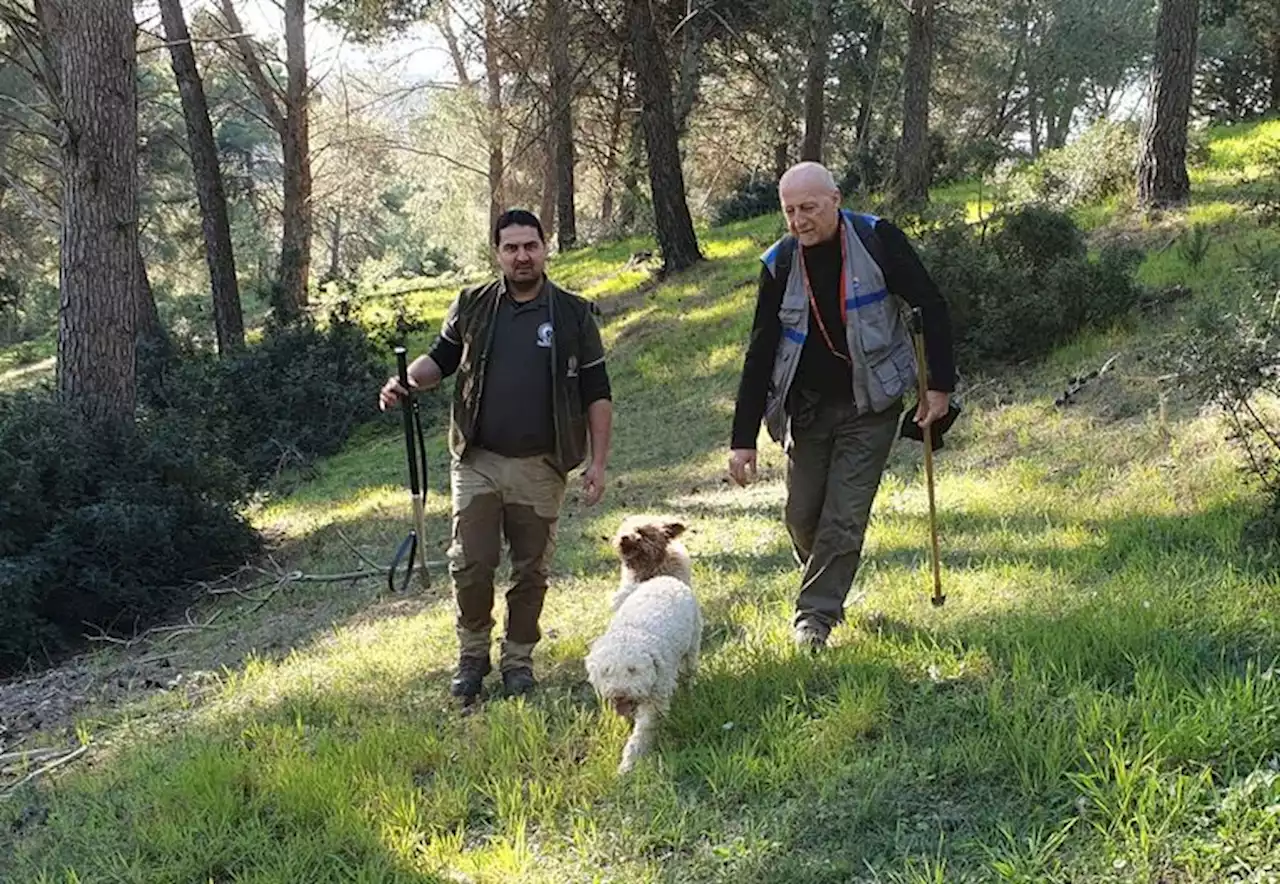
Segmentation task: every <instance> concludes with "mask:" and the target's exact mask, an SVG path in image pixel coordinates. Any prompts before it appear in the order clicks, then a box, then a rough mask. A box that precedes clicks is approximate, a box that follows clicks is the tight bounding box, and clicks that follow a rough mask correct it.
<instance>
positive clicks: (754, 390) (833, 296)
mask: <svg viewBox="0 0 1280 884" xmlns="http://www.w3.org/2000/svg"><path fill="white" fill-rule="evenodd" d="M875 231H876V237H877V238H878V239H879V240H880V243H881V246H882V247H883V248H882V251H883V254H882V255H880V256H877V258H878V263H879V264H880V270H881V272H882V273H883V274H884V281H885V287H886V288H888V290H889V291H890V293H892V294H894V295H897V296H899V297H901V298H902V299H903V300H904V301H906V302H907V303H908V304H910V305H911V306H913V307H919V308H920V313H921V316H922V318H923V321H924V341H925V361H926V363H927V370H928V385H929V389H930V390H938V391H941V392H946V393H950V392H952V391H953V390H955V358H954V355H953V342H952V332H951V315H950V311H949V310H948V309H947V302H946V300H945V299H944V298H943V297H942V293H941V292H940V291H938V286H937V285H936V284H935V283H934V281H933V279H932V278H930V276H929V273H928V271H927V270H925V267H924V265H923V264H922V263H921V262H920V257H919V256H918V255H917V254H916V251H915V249H913V248H912V247H911V243H910V242H909V241H908V240H907V235H906V234H905V233H903V232H902V230H901V229H899V228H898V227H897V226H896V225H894V224H893V223H891V222H889V221H886V220H884V219H880V220H878V221H877V222H876V227H875ZM839 237H840V234H839V233H837V234H836V236H835V237H833V238H832V239H831V240H829V241H828V242H825V243H821V244H819V245H817V246H812V247H809V248H806V249H805V250H804V261H805V270H806V271H807V274H808V277H809V284H810V286H811V287H812V289H813V296H814V299H815V300H816V301H817V302H818V310H819V313H820V315H821V318H822V322H823V324H824V325H825V326H826V328H827V332H828V333H829V334H830V336H831V342H832V344H834V345H835V346H836V347H837V349H838V350H840V351H841V352H842V353H843V354H844V356H845V357H847V356H848V355H849V351H848V344H847V342H846V340H845V335H844V326H843V324H842V323H841V319H840V295H841V292H840V271H841V255H840V239H839ZM793 260H795V259H794V258H793ZM786 287H787V280H786V278H785V277H782V278H780V279H775V278H774V276H773V275H772V274H771V273H770V272H769V269H768V268H767V267H766V268H762V269H761V271H760V282H759V292H758V294H757V297H756V314H755V321H754V322H753V324H752V327H751V338H750V341H749V343H748V345H747V355H746V358H745V359H744V360H743V366H742V378H741V380H740V381H739V384H738V400H737V405H736V407H735V409H734V415H733V435H732V442H731V447H733V448H748V449H754V448H755V447H756V438H757V436H758V435H759V433H760V422H761V421H762V420H763V419H764V408H765V397H766V395H767V394H768V392H769V382H770V379H771V378H772V375H773V361H774V357H775V356H776V354H777V352H778V342H779V340H780V339H781V337H782V323H781V322H780V321H779V319H778V309H779V308H780V307H781V306H782V297H783V294H784V293H785V292H786ZM809 331H810V334H809V336H808V337H807V338H805V343H804V349H803V350H802V351H801V354H800V364H799V366H798V367H797V368H796V377H795V380H794V381H793V382H792V383H793V386H795V387H797V388H799V389H806V390H811V391H813V392H815V393H818V394H819V395H820V396H822V397H823V398H829V397H840V396H843V397H848V398H851V397H852V396H853V392H852V380H851V377H850V372H849V366H848V363H846V362H845V361H844V360H843V359H841V358H840V357H839V356H837V355H835V354H834V353H832V352H831V350H830V348H828V346H827V341H826V339H825V338H824V337H823V335H822V333H821V331H819V329H818V327H817V321H816V320H815V318H814V316H813V307H812V306H810V308H809Z"/></svg>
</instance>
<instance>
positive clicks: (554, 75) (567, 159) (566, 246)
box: [547, 0, 578, 252]
mask: <svg viewBox="0 0 1280 884" xmlns="http://www.w3.org/2000/svg"><path fill="white" fill-rule="evenodd" d="M569 27H570V20H569V7H568V2H567V0H547V29H548V33H547V53H548V56H549V58H548V61H549V63H550V80H549V83H550V87H551V88H550V94H549V97H548V100H549V101H550V102H551V133H552V137H551V146H552V156H553V157H554V162H555V167H556V212H557V214H558V215H559V224H558V225H557V228H556V241H557V243H558V244H559V247H560V251H562V252H567V251H569V250H570V249H572V248H574V247H575V246H576V245H577V244H578V213H577V209H576V207H575V206H574V197H575V192H574V177H573V172H574V164H575V157H574V149H573V70H572V69H571V68H570V65H569V36H568V35H569Z"/></svg>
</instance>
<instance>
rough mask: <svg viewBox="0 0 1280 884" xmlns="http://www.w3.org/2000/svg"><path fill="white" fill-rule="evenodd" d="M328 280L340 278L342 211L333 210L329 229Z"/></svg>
mask: <svg viewBox="0 0 1280 884" xmlns="http://www.w3.org/2000/svg"><path fill="white" fill-rule="evenodd" d="M328 276H329V278H330V279H341V278H342V209H340V208H339V209H334V210H333V223H332V224H331V225H330V227H329V274H328Z"/></svg>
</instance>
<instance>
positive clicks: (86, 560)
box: [0, 394, 259, 673]
mask: <svg viewBox="0 0 1280 884" xmlns="http://www.w3.org/2000/svg"><path fill="white" fill-rule="evenodd" d="M208 460H209V459H208V458H206V457H205V456H204V455H203V454H202V453H201V452H199V451H197V450H195V449H193V448H192V447H191V446H190V445H189V444H188V441H187V440H186V439H185V438H183V436H182V435H181V434H180V433H177V432H173V431H172V428H171V430H170V431H169V432H165V431H159V430H156V429H153V428H149V427H147V426H145V425H140V426H138V427H134V428H121V427H114V426H109V425H89V424H86V423H84V422H83V421H82V420H81V419H79V417H78V416H76V415H74V414H72V413H69V412H68V411H66V410H65V409H63V408H61V407H59V406H58V405H57V404H56V403H55V402H54V401H53V400H52V399H50V398H47V397H45V396H43V395H37V394H22V395H15V396H9V397H5V398H0V489H3V494H0V673H4V672H11V671H13V670H15V669H17V668H19V667H21V666H22V665H23V664H24V663H26V662H27V661H28V660H29V659H38V660H40V661H44V660H45V659H48V658H51V657H53V656H55V655H57V654H58V653H59V652H61V651H63V650H65V649H66V648H68V647H70V646H73V645H74V644H75V643H76V640H77V637H78V636H79V635H81V634H82V633H83V632H84V631H85V626H84V624H85V623H93V624H96V625H98V626H101V627H103V628H116V629H120V630H122V631H125V632H129V631H132V630H133V629H134V628H135V624H138V623H144V622H146V621H147V620H148V619H150V618H154V617H155V616H157V615H159V614H160V613H162V612H163V611H165V610H168V609H171V608H172V607H173V606H174V605H175V604H176V603H177V602H178V600H179V599H181V598H182V597H183V589H182V588H183V587H185V586H188V585H189V584H190V583H191V582H192V581H193V580H198V579H202V578H206V577H210V576H213V575H214V574H216V573H218V572H219V571H222V570H225V569H228V568H231V567H234V566H236V565H238V564H240V563H242V562H243V561H244V560H245V558H246V557H248V556H249V555H251V554H252V553H253V552H254V551H255V550H256V549H257V547H258V542H259V540H258V536H257V534H256V533H255V532H254V530H253V529H252V528H251V527H250V526H249V525H248V524H247V523H246V522H245V521H244V520H243V519H242V518H241V517H240V516H239V515H238V514H237V512H236V510H235V508H234V499H233V497H232V487H231V486H232V484H233V483H228V482H227V481H225V476H226V472H225V471H222V472H220V471H219V470H218V469H206V463H207V461H208Z"/></svg>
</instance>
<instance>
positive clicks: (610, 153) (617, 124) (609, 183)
mask: <svg viewBox="0 0 1280 884" xmlns="http://www.w3.org/2000/svg"><path fill="white" fill-rule="evenodd" d="M613 94H614V98H613V110H612V111H611V112H610V116H609V145H608V149H607V153H606V155H605V163H604V176H603V177H604V196H603V197H602V198H601V199H600V227H601V228H602V229H604V230H605V231H607V230H608V229H609V225H610V224H612V223H613V199H614V196H613V194H614V190H615V189H616V188H617V184H618V152H619V150H620V147H621V145H620V143H619V142H621V140H622V108H623V105H624V104H625V103H626V100H627V62H626V59H625V58H619V59H618V79H617V81H616V83H615V85H614V90H613Z"/></svg>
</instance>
